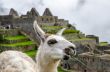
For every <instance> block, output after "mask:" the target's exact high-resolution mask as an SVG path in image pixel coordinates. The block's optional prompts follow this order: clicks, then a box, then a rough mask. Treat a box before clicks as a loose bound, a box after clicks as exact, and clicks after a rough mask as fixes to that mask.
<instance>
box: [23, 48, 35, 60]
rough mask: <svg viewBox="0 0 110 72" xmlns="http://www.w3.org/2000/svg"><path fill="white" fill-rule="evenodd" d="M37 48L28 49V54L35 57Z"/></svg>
mask: <svg viewBox="0 0 110 72" xmlns="http://www.w3.org/2000/svg"><path fill="white" fill-rule="evenodd" d="M36 52H37V50H31V51H27V52H25V53H26V54H27V55H28V56H30V57H32V58H33V57H35V55H36Z"/></svg>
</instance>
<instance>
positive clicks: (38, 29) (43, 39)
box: [33, 21, 45, 42]
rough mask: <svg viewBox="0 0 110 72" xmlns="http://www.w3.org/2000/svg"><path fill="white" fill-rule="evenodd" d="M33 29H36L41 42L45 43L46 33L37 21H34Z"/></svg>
mask: <svg viewBox="0 0 110 72" xmlns="http://www.w3.org/2000/svg"><path fill="white" fill-rule="evenodd" d="M33 27H34V30H35V33H36V35H37V38H38V39H39V41H40V42H44V41H45V32H44V31H43V30H42V29H41V28H40V26H39V25H38V23H37V21H34V24H33Z"/></svg>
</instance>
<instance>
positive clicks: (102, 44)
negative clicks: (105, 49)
mask: <svg viewBox="0 0 110 72" xmlns="http://www.w3.org/2000/svg"><path fill="white" fill-rule="evenodd" d="M99 45H100V46H106V45H108V42H100V43H99Z"/></svg>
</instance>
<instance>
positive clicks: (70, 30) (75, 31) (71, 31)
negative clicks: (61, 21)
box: [64, 29, 80, 34]
mask: <svg viewBox="0 0 110 72" xmlns="http://www.w3.org/2000/svg"><path fill="white" fill-rule="evenodd" d="M79 32H80V31H79V30H73V29H67V30H65V31H64V34H69V33H79Z"/></svg>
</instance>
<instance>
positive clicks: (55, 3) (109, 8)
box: [0, 0, 110, 42]
mask: <svg viewBox="0 0 110 72" xmlns="http://www.w3.org/2000/svg"><path fill="white" fill-rule="evenodd" d="M0 5H1V6H0V12H2V13H3V12H4V10H5V8H6V9H8V10H9V9H10V8H14V9H16V10H17V11H18V12H20V13H23V14H24V13H26V12H27V11H28V10H30V9H31V8H32V7H35V8H36V9H37V10H38V12H39V13H40V14H41V15H42V14H43V11H44V9H45V8H46V7H48V8H50V10H51V11H52V13H53V15H55V16H59V18H64V19H67V20H69V21H70V23H71V24H73V23H76V27H77V28H78V29H79V30H81V31H82V32H84V33H86V34H95V35H98V36H99V37H100V39H101V41H109V42H110V38H109V37H110V28H109V27H110V24H109V23H110V20H109V19H110V14H109V13H110V0H16V1H15V0H2V1H0Z"/></svg>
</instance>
